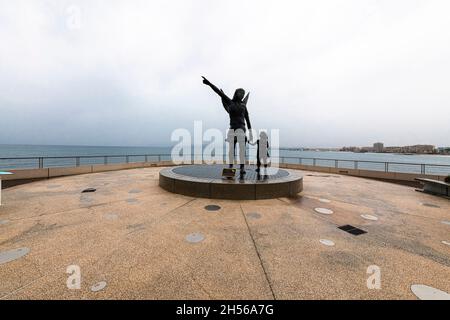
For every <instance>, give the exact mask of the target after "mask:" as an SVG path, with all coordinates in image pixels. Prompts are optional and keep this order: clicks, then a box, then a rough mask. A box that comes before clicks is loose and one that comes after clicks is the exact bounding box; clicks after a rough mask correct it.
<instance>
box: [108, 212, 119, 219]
mask: <svg viewBox="0 0 450 320" xmlns="http://www.w3.org/2000/svg"><path fill="white" fill-rule="evenodd" d="M118 218H119V215H118V214H116V213H107V214H105V219H108V220H117V219H118Z"/></svg>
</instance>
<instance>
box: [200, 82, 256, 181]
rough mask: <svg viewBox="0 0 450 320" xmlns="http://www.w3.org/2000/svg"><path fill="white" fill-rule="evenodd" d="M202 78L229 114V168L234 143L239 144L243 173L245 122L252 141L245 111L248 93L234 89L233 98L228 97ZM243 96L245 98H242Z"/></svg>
mask: <svg viewBox="0 0 450 320" xmlns="http://www.w3.org/2000/svg"><path fill="white" fill-rule="evenodd" d="M202 78H203V83H204V84H206V85H207V86H210V87H211V89H213V91H214V92H215V93H217V94H218V95H219V96H220V98H221V99H222V104H223V107H224V108H225V111H226V112H227V113H228V115H229V116H230V129H229V130H228V134H227V141H228V143H229V153H228V161H229V165H230V168H233V163H234V154H235V148H236V143H238V144H239V164H240V174H241V175H244V174H245V143H246V142H247V137H246V135H245V132H246V127H245V124H246V123H247V128H248V129H249V140H250V141H252V140H253V137H252V131H251V128H252V125H251V123H250V118H249V116H248V111H247V101H248V97H249V94H247V96H245V90H244V89H236V91H235V93H234V96H233V99H230V98H229V97H228V96H227V95H226V94H225V93H224V92H223V91H222V89H219V88H217V87H216V86H215V85H213V84H212V83H211V82H209V80H208V79H206V78H205V77H202ZM244 96H245V98H244Z"/></svg>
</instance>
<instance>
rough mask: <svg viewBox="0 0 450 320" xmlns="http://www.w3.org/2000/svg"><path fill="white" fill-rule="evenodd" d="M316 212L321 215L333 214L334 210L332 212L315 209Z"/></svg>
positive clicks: (324, 209) (325, 209)
mask: <svg viewBox="0 0 450 320" xmlns="http://www.w3.org/2000/svg"><path fill="white" fill-rule="evenodd" d="M314 211H316V212H318V213H321V214H333V210H330V209H327V208H315V209H314Z"/></svg>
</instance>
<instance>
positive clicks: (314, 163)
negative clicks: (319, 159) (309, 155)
mask: <svg viewBox="0 0 450 320" xmlns="http://www.w3.org/2000/svg"><path fill="white" fill-rule="evenodd" d="M313 166H316V158H313Z"/></svg>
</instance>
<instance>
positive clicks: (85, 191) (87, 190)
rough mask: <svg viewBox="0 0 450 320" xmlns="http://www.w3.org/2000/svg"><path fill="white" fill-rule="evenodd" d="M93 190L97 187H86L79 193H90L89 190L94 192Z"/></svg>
mask: <svg viewBox="0 0 450 320" xmlns="http://www.w3.org/2000/svg"><path fill="white" fill-rule="evenodd" d="M95 191H97V189H95V188H87V189H84V190H83V191H81V193H91V192H95Z"/></svg>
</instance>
